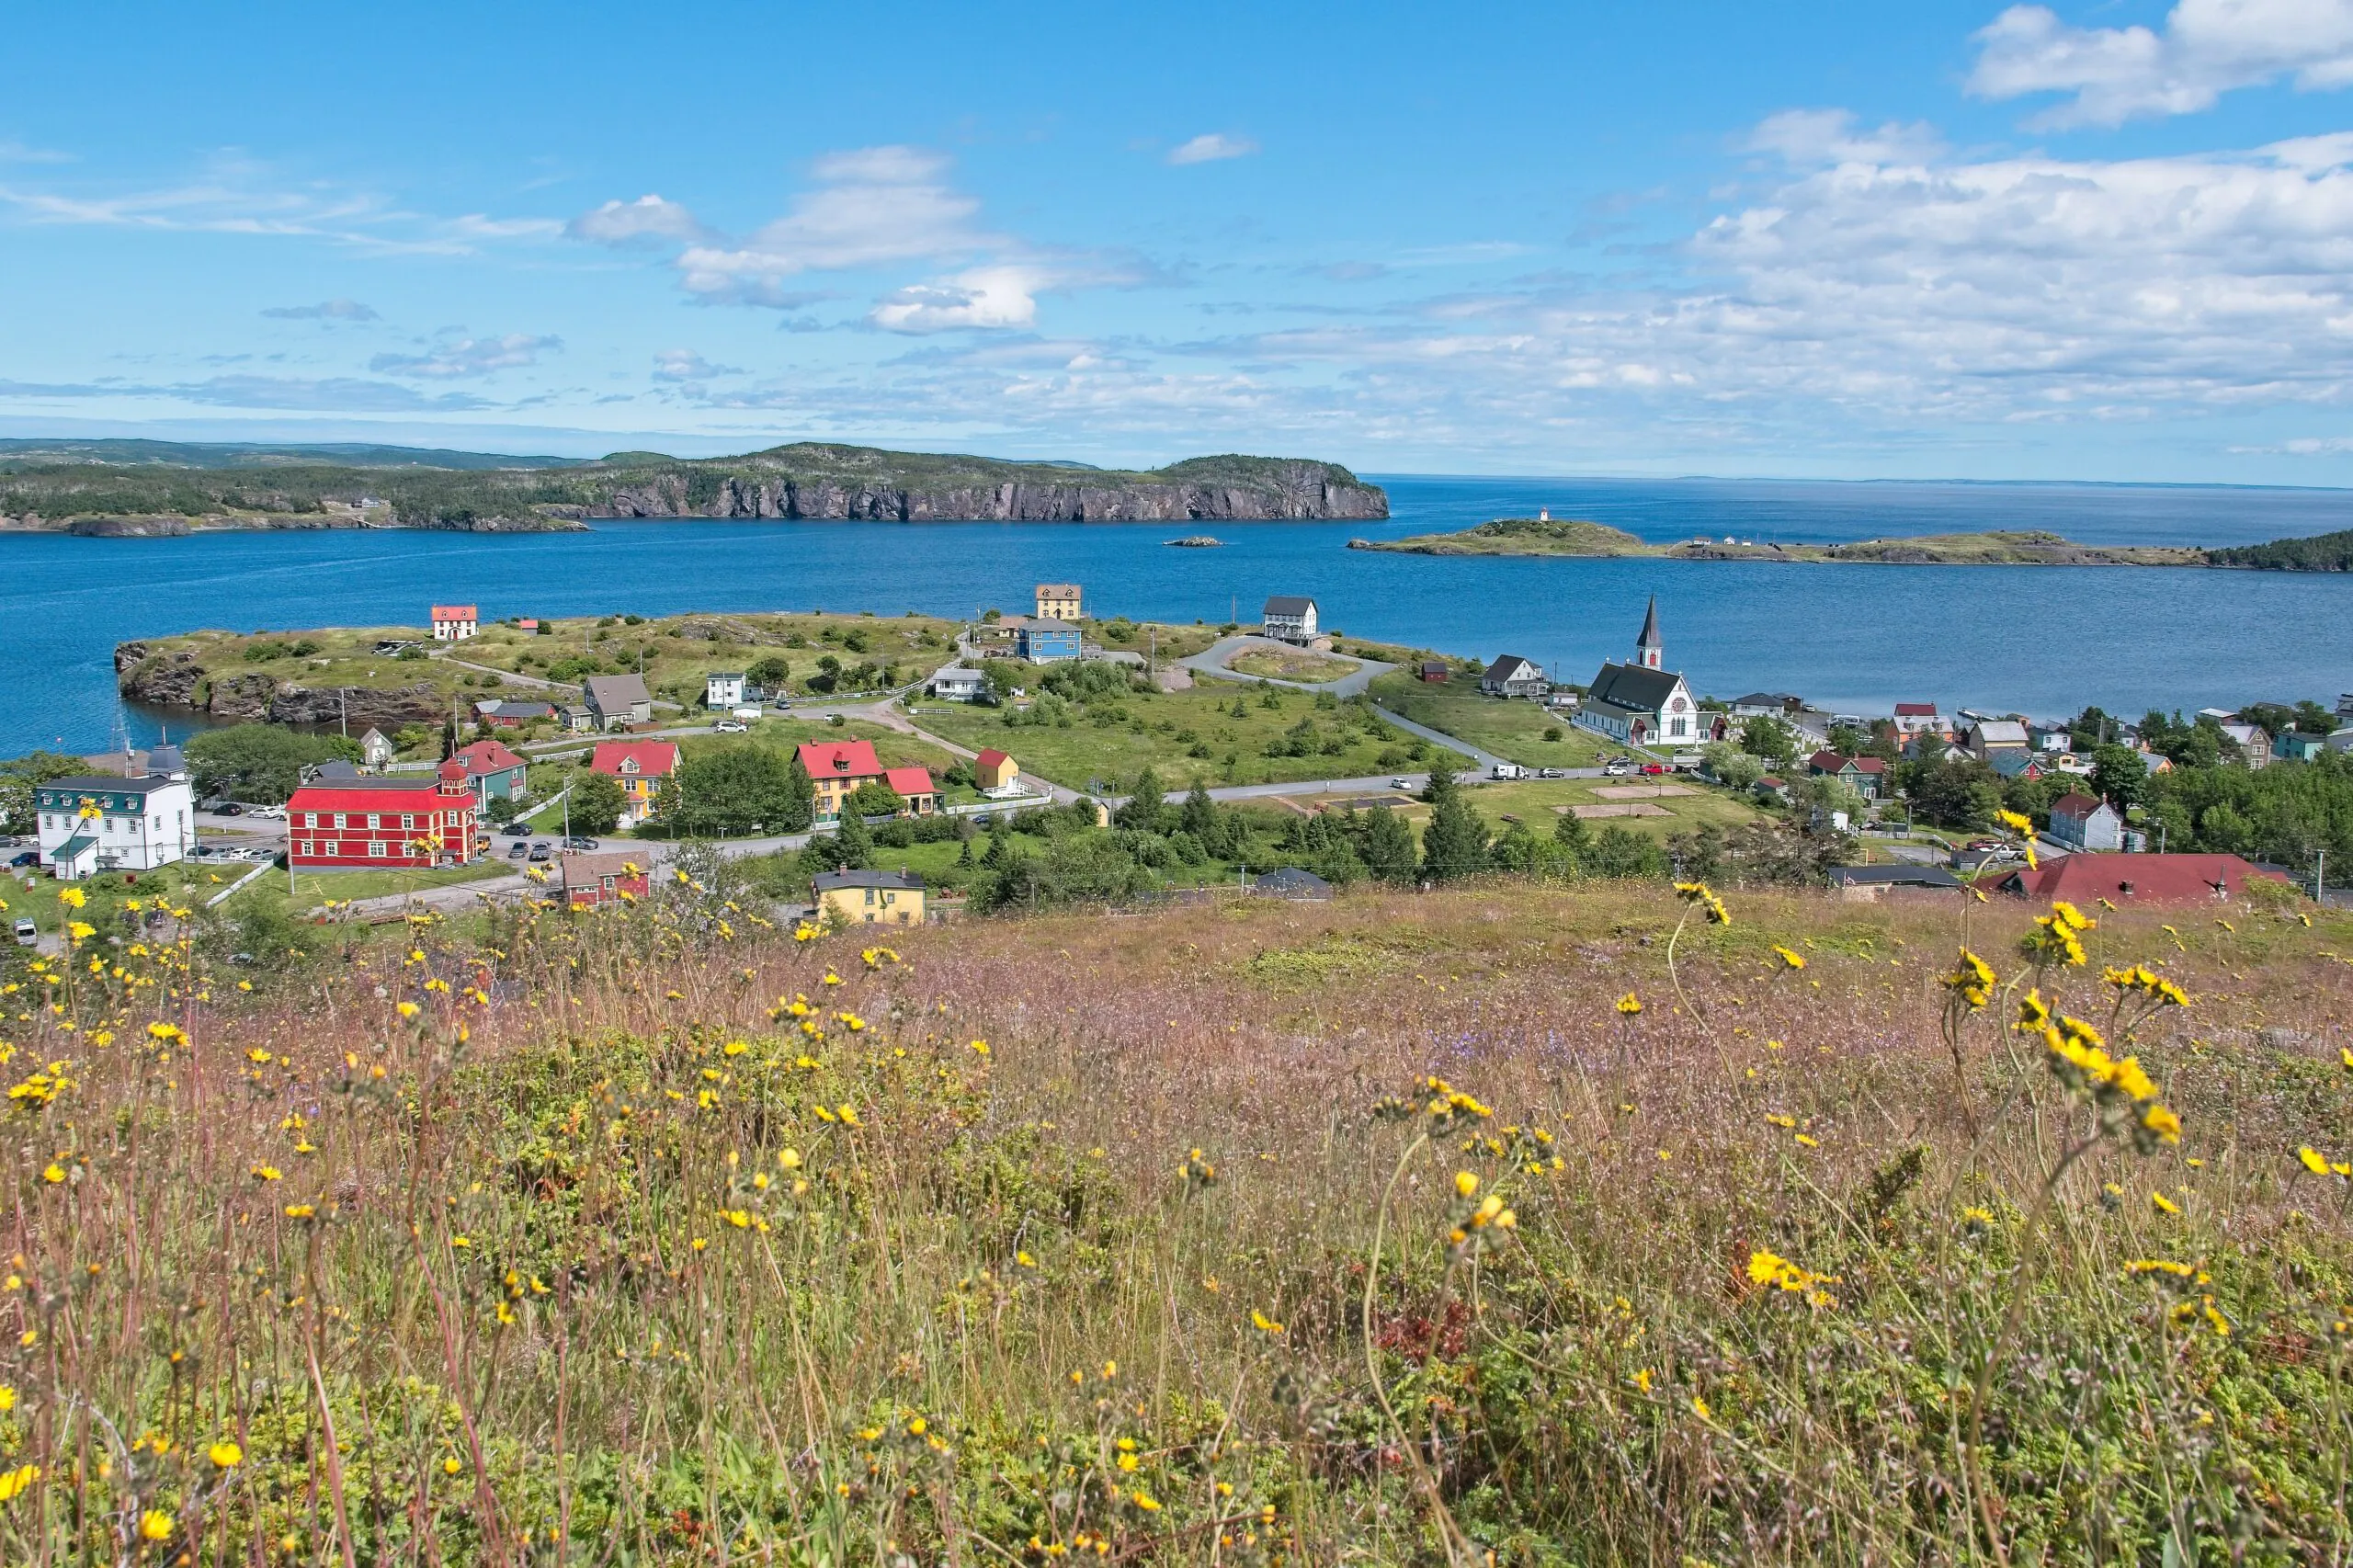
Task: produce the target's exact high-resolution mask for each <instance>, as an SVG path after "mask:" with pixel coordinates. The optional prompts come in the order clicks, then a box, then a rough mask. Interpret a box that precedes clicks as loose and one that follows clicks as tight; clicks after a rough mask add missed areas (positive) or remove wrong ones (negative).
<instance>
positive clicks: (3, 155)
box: [0, 142, 74, 164]
mask: <svg viewBox="0 0 2353 1568" xmlns="http://www.w3.org/2000/svg"><path fill="white" fill-rule="evenodd" d="M73 161H74V159H73V155H72V154H71V153H54V152H51V151H50V150H49V149H48V148H46V147H28V146H27V145H26V144H25V143H24V142H0V164H70V163H72V162H73Z"/></svg>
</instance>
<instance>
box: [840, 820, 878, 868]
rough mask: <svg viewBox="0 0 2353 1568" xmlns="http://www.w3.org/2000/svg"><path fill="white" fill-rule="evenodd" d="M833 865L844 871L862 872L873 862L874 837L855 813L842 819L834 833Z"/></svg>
mask: <svg viewBox="0 0 2353 1568" xmlns="http://www.w3.org/2000/svg"><path fill="white" fill-rule="evenodd" d="M834 853H835V865H836V866H839V867H840V868H841V869H844V870H864V869H866V868H867V867H868V866H870V865H871V864H872V863H873V860H874V835H872V834H871V833H869V832H868V831H867V829H866V824H865V822H864V820H863V819H861V818H860V817H859V816H858V813H857V812H847V813H845V814H844V815H843V817H842V823H841V826H840V827H838V828H836V829H835V832H834Z"/></svg>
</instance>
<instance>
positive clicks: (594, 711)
mask: <svg viewBox="0 0 2353 1568" xmlns="http://www.w3.org/2000/svg"><path fill="white" fill-rule="evenodd" d="M586 685H587V688H588V689H587V699H588V711H589V713H590V715H591V716H592V717H594V718H595V720H596V722H597V728H598V729H600V730H621V729H627V728H628V727H629V726H630V725H631V724H648V723H652V722H654V694H653V693H652V692H650V691H648V690H646V689H645V677H644V676H589V677H588V679H587V682H586Z"/></svg>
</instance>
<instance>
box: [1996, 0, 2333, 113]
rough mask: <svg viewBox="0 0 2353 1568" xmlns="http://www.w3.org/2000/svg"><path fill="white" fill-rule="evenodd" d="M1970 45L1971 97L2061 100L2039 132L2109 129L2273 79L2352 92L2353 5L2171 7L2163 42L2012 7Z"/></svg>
mask: <svg viewBox="0 0 2353 1568" xmlns="http://www.w3.org/2000/svg"><path fill="white" fill-rule="evenodd" d="M1977 42H1978V45H1979V50H1980V52H1979V55H1978V58H1977V63H1976V66H1975V68H1974V69H1972V72H1971V73H1970V77H1969V90H1970V91H1971V92H1972V93H1974V94H1976V95H1978V96H1979V97H1988V98H2015V97H2025V96H2027V95H2029V94H2039V93H2066V94H2070V95H2072V97H2071V98H2070V100H2069V101H2068V102H2066V103H2063V104H2061V105H2059V106H2057V107H2056V108H2052V109H2051V110H2050V111H2049V112H2047V113H2046V114H2044V115H2042V116H2041V117H2040V120H2039V123H2040V124H2044V125H2051V126H2066V125H2118V124H2121V123H2122V122H2123V121H2125V120H2127V119H2133V118H2136V117H2138V116H2143V115H2169V114H2190V113H2195V112H2197V111H2198V110H2200V109H2206V108H2212V107H2213V105H2214V103H2215V101H2216V100H2217V99H2218V98H2219V97H2221V96H2222V94H2223V93H2225V92H2228V91H2230V90H2232V89H2234V88H2237V87H2251V86H2256V85H2259V84H2262V83H2266V82H2269V81H2273V80H2275V79H2277V78H2279V77H2280V76H2290V77H2292V78H2293V79H2294V81H2295V85H2297V86H2298V87H2300V88H2302V89H2303V90H2305V91H2308V92H2309V91H2321V90H2325V89H2329V88H2335V87H2342V86H2345V85H2348V84H2353V0H2180V3H2179V4H2178V5H2177V6H2175V7H2174V8H2173V10H2172V11H2171V12H2170V13H2168V14H2167V15H2166V17H2165V27H2164V30H2163V31H2156V30H2153V29H2151V28H2145V27H2138V26H2135V27H2125V28H2075V27H2069V26H2068V25H2067V24H2065V23H2064V22H2062V21H2061V20H2060V19H2059V17H2058V16H2057V14H2056V13H2054V12H2053V11H2052V10H2051V9H2050V8H2049V7H2048V6H2011V7H2010V8H2009V9H2007V10H2006V11H2004V12H2003V13H2002V14H2001V15H2000V16H1998V17H1995V18H1994V20H1993V21H1992V23H1990V24H1989V25H1988V26H1987V27H1986V28H1984V30H1983V31H1981V32H1980V33H1979V34H1978V35H1977Z"/></svg>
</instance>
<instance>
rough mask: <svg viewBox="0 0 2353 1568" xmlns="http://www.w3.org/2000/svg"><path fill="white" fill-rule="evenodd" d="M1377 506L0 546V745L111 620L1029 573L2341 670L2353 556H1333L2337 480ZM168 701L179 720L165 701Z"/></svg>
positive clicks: (1898, 692) (1783, 638)
mask: <svg viewBox="0 0 2353 1568" xmlns="http://www.w3.org/2000/svg"><path fill="white" fill-rule="evenodd" d="M1381 483H1384V484H1386V485H1387V486H1388V488H1389V494H1390V503H1391V506H1392V511H1393V512H1394V514H1395V515H1394V516H1393V517H1392V518H1391V519H1390V520H1389V521H1388V522H1385V523H1222V524H1218V525H1215V526H1214V527H1213V528H1210V529H1209V530H1207V531H1211V532H1214V533H1215V534H1216V535H1217V537H1218V538H1220V539H1222V540H1225V541H1226V544H1225V548H1223V549H1222V550H1171V549H1167V548H1165V546H1164V545H1163V543H1162V541H1163V540H1167V539H1171V538H1174V537H1176V536H1177V535H1179V534H1183V533H1187V532H1191V531H1195V530H1193V529H1191V528H1187V527H1184V526H1171V525H1166V524H1159V525H1150V526H1136V525H1105V524H1089V525H1085V526H1079V525H1072V524H1043V523H1040V524H1021V523H1014V524H1006V523H931V524H923V525H918V526H912V527H910V526H904V525H898V524H888V523H719V522H699V523H676V522H619V523H607V524H602V525H599V526H597V528H596V529H595V531H593V532H591V533H586V534H538V535H520V536H511V537H498V536H475V535H465V534H441V533H401V532H378V533H319V534H278V535H269V534H214V535H209V536H203V537H199V538H192V539H177V540H77V539H67V538H60V537H55V536H48V535H41V536H31V537H26V536H15V537H0V670H6V672H7V676H6V680H5V682H0V756H10V755H14V754H16V753H18V752H22V751H25V750H28V749H29V748H31V747H33V746H36V745H52V746H62V747H63V748H64V749H67V750H73V751H89V750H97V749H100V748H103V747H105V746H106V745H108V744H109V742H110V738H111V737H112V736H113V734H114V733H115V730H116V725H117V723H118V721H121V722H126V723H127V724H128V727H129V730H130V733H131V738H132V739H134V740H136V741H139V742H142V743H144V742H145V741H147V740H149V739H151V738H153V734H154V733H155V730H156V725H157V720H158V717H159V716H156V715H147V714H141V713H137V712H124V711H123V710H122V709H121V705H120V704H119V701H118V699H116V696H115V691H114V676H113V664H112V652H113V648H114V644H115V643H116V642H120V641H123V640H125V639H129V638H133V637H141V636H153V635H157V634H161V633H165V632H171V631H187V630H190V629H194V628H198V627H227V628H231V629H233V630H236V631H260V630H265V629H267V630H272V631H285V630H291V629H296V628H302V627H313V626H320V625H334V624H371V623H372V624H382V623H386V622H395V623H396V622H401V621H407V622H410V623H415V624H421V623H422V621H423V620H424V618H425V613H426V606H427V605H428V604H430V603H432V602H434V601H436V600H440V601H449V600H452V599H455V600H461V601H464V600H471V601H474V602H477V603H479V604H480V605H481V606H482V609H483V614H484V615H485V616H489V617H494V618H495V617H503V616H506V615H517V614H521V615H542V616H569V615H583V614H601V613H608V612H613V611H621V610H634V611H638V612H642V613H644V614H666V613H671V612H676V611H680V610H688V609H714V610H756V609H786V608H790V609H807V608H824V609H832V610H861V609H871V610H874V611H877V612H878V613H881V614H884V615H895V614H898V613H900V612H902V611H904V610H910V609H912V610H921V611H925V612H927V613H931V614H937V615H949V616H956V615H970V614H972V613H974V612H975V611H977V610H979V609H980V608H983V607H988V606H995V607H998V608H1004V609H1006V610H1007V611H1009V612H1010V611H1016V610H1019V609H1022V608H1026V607H1027V603H1028V597H1029V588H1030V586H1031V585H1033V584H1035V583H1037V582H1040V581H1041V580H1043V581H1055V580H1074V581H1077V582H1079V583H1082V584H1084V585H1086V597H1087V606H1088V608H1089V610H1090V612H1092V613H1096V614H1100V615H1112V614H1126V615H1130V616H1134V617H1137V618H1139V619H1143V618H1150V619H1161V620H1181V621H1190V620H1195V619H1201V620H1208V621H1212V622H1217V621H1222V620H1224V619H1227V617H1228V616H1229V615H1230V614H1232V613H1233V609H1234V608H1235V607H1237V606H1238V607H1239V608H1240V611H1241V614H1242V616H1243V618H1244V619H1255V617H1256V608H1257V606H1258V604H1259V603H1260V602H1261V601H1262V600H1263V599H1264V598H1265V597H1266V596H1267V595H1268V594H1270V593H1298V594H1309V595H1313V597H1315V599H1316V600H1317V602H1318V604H1319V605H1320V606H1321V607H1322V608H1323V611H1324V622H1325V624H1326V625H1328V626H1336V627H1338V628H1340V629H1341V630H1343V631H1346V632H1349V633H1353V634H1357V635H1360V636H1365V637H1372V638H1379V639H1381V640H1384V641H1394V642H1409V643H1413V644H1416V645H1420V646H1426V647H1431V648H1438V649H1442V650H1444V651H1446V652H1449V653H1476V654H1479V655H1482V656H1483V657H1493V656H1494V655H1495V654H1497V653H1521V654H1525V655H1526V656H1528V657H1529V658H1532V659H1535V660H1538V661H1540V663H1543V664H1545V665H1548V666H1552V668H1554V669H1555V670H1556V672H1557V673H1558V674H1559V675H1560V676H1563V678H1572V679H1576V680H1580V681H1581V680H1584V679H1586V678H1588V677H1589V676H1591V674H1592V672H1593V667H1594V666H1595V665H1597V664H1598V663H1599V662H1600V661H1601V660H1602V659H1603V658H1605V657H1623V656H1624V655H1625V653H1626V651H1627V649H1628V648H1629V646H1630V645H1631V642H1633V638H1634V633H1635V632H1636V631H1638V630H1639V629H1640V627H1641V625H1642V615H1643V600H1644V598H1645V597H1646V596H1648V595H1650V594H1653V593H1655V594H1657V595H1658V598H1659V616H1660V621H1661V625H1662V627H1663V629H1664V631H1665V637H1666V649H1667V663H1668V665H1669V666H1670V667H1674V668H1680V669H1681V670H1683V671H1684V672H1685V673H1686V674H1687V675H1688V676H1689V677H1690V678H1691V681H1692V684H1693V685H1694V687H1697V688H1698V689H1699V690H1700V691H1702V692H1708V693H1713V694H1716V695H1719V696H1725V697H1730V696H1737V695H1739V694H1741V693H1744V692H1747V691H1751V690H1756V689H1760V688H1761V689H1768V690H1775V691H1795V692H1799V693H1802V694H1803V695H1805V696H1806V697H1808V698H1811V699H1813V700H1815V701H1817V702H1819V703H1822V704H1824V706H1827V707H1831V708H1834V709H1839V710H1858V711H1868V710H1872V709H1874V708H1876V709H1879V710H1884V707H1885V705H1886V704H1888V703H1890V702H1893V701H1895V700H1898V699H1921V700H1934V701H1938V702H1942V703H1945V704H1948V705H1949V706H1955V707H1957V706H1961V705H1964V704H1966V705H1976V706H1984V707H1992V708H1999V709H2004V710H2011V709H2016V710H2024V711H2027V712H2029V713H2035V714H2059V713H2063V712H2072V711H2074V710H2076V709H2077V708H2079V707H2081V706H2082V705H2083V704H2084V703H2086V702H2097V703H2100V704H2101V705H2103V706H2105V707H2108V708H2109V709H2112V710H2119V711H2123V712H2128V713H2133V714H2138V713H2139V712H2141V711H2142V710H2144V709H2147V708H2151V707H2160V706H2161V707H2165V708H2182V709H2186V710H2187V709H2196V708H2200V707H2203V706H2206V705H2208V704H2219V705H2222V706H2234V705H2236V704H2238V703H2241V702H2246V701H2250V700H2254V699H2258V698H2270V699H2296V698H2304V697H2313V698H2320V699H2327V700H2332V701H2333V700H2334V699H2335V698H2336V695H2337V693H2338V692H2340V691H2344V690H2353V638H2349V637H2348V635H2347V624H2348V618H2353V575H2347V576H2337V575H2329V576H2291V575H2286V574H2277V573H2250V572H2200V571H2143V570H2124V569H2117V568H2081V569H2077V568H2061V567H2026V568H1999V567H1971V568H1961V567H1927V566H1903V567H1893V566H1862V565H1855V566H1842V565H1820V566H1788V565H1779V566H1777V565H1766V564H1752V563H1717V562H1662V561H1532V560H1517V561H1515V560H1466V559H1446V558H1438V557H1428V556H1411V555H1385V554H1376V553H1372V552H1370V551H1349V550H1347V549H1345V548H1344V546H1345V545H1346V543H1347V540H1349V539H1350V538H1351V537H1356V536H1365V537H1374V538H1393V537H1396V536H1398V535H1402V534H1408V533H1421V532H1427V531H1430V530H1433V529H1438V528H1462V527H1468V526H1469V525H1471V524H1472V523H1477V522H1481V521H1483V520H1484V519H1486V518H1488V517H1500V516H1531V515H1533V514H1534V512H1535V511H1536V509H1537V508H1538V507H1539V506H1550V507H1552V513H1553V515H1554V516H1555V517H1562V516H1568V517H1592V518H1595V519H1597V520H1598V521H1602V522H1607V523H1609V524H1612V525H1614V526H1616V527H1619V528H1625V529H1627V530H1628V531H1630V532H1632V533H1635V534H1638V535H1640V536H1642V537H1643V538H1644V539H1650V540H1676V539H1683V538H1688V537H1689V536H1691V535H1693V534H1708V535H1711V536H1716V537H1721V536H1722V535H1725V534H1732V535H1735V536H1737V537H1740V538H1745V539H1768V538H1769V539H1779V540H1811V541H1829V540H1855V539H1867V538H1870V537H1873V536H1875V535H1881V534H1905V533H1933V532H1949V531H1959V530H1964V529H1977V528H2049V529H2052V530H2054V531H2057V532H2061V533H2064V534H2066V535H2067V536H2068V537H2070V538H2073V539H2077V540H2084V541H2085V542H2087V543H2101V544H2136V543H2145V544H2170V543H2199V544H2236V543H2245V542H2250V541H2256V540H2269V539H2278V538H2283V537H2290V536H2294V535H2301V534H2314V533H2325V532H2328V531H2331V530H2334V529H2337V528H2348V527H2353V493H2347V492H2334V491H2292V490H2250V489H2225V488H2214V489H2176V488H2142V487H2136V486H2099V485H1935V484H1900V483H1881V484H1836V483H1773V482H1754V481H1713V480H1707V481H1702V480H1691V481H1650V480H1643V481H1637V480H1463V479H1444V478H1415V477H1406V478H1390V479H1383V480H1382V481H1381ZM160 717H161V718H162V719H163V721H164V722H173V723H184V722H185V721H174V720H172V719H171V718H170V717H169V716H168V715H165V716H160Z"/></svg>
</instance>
